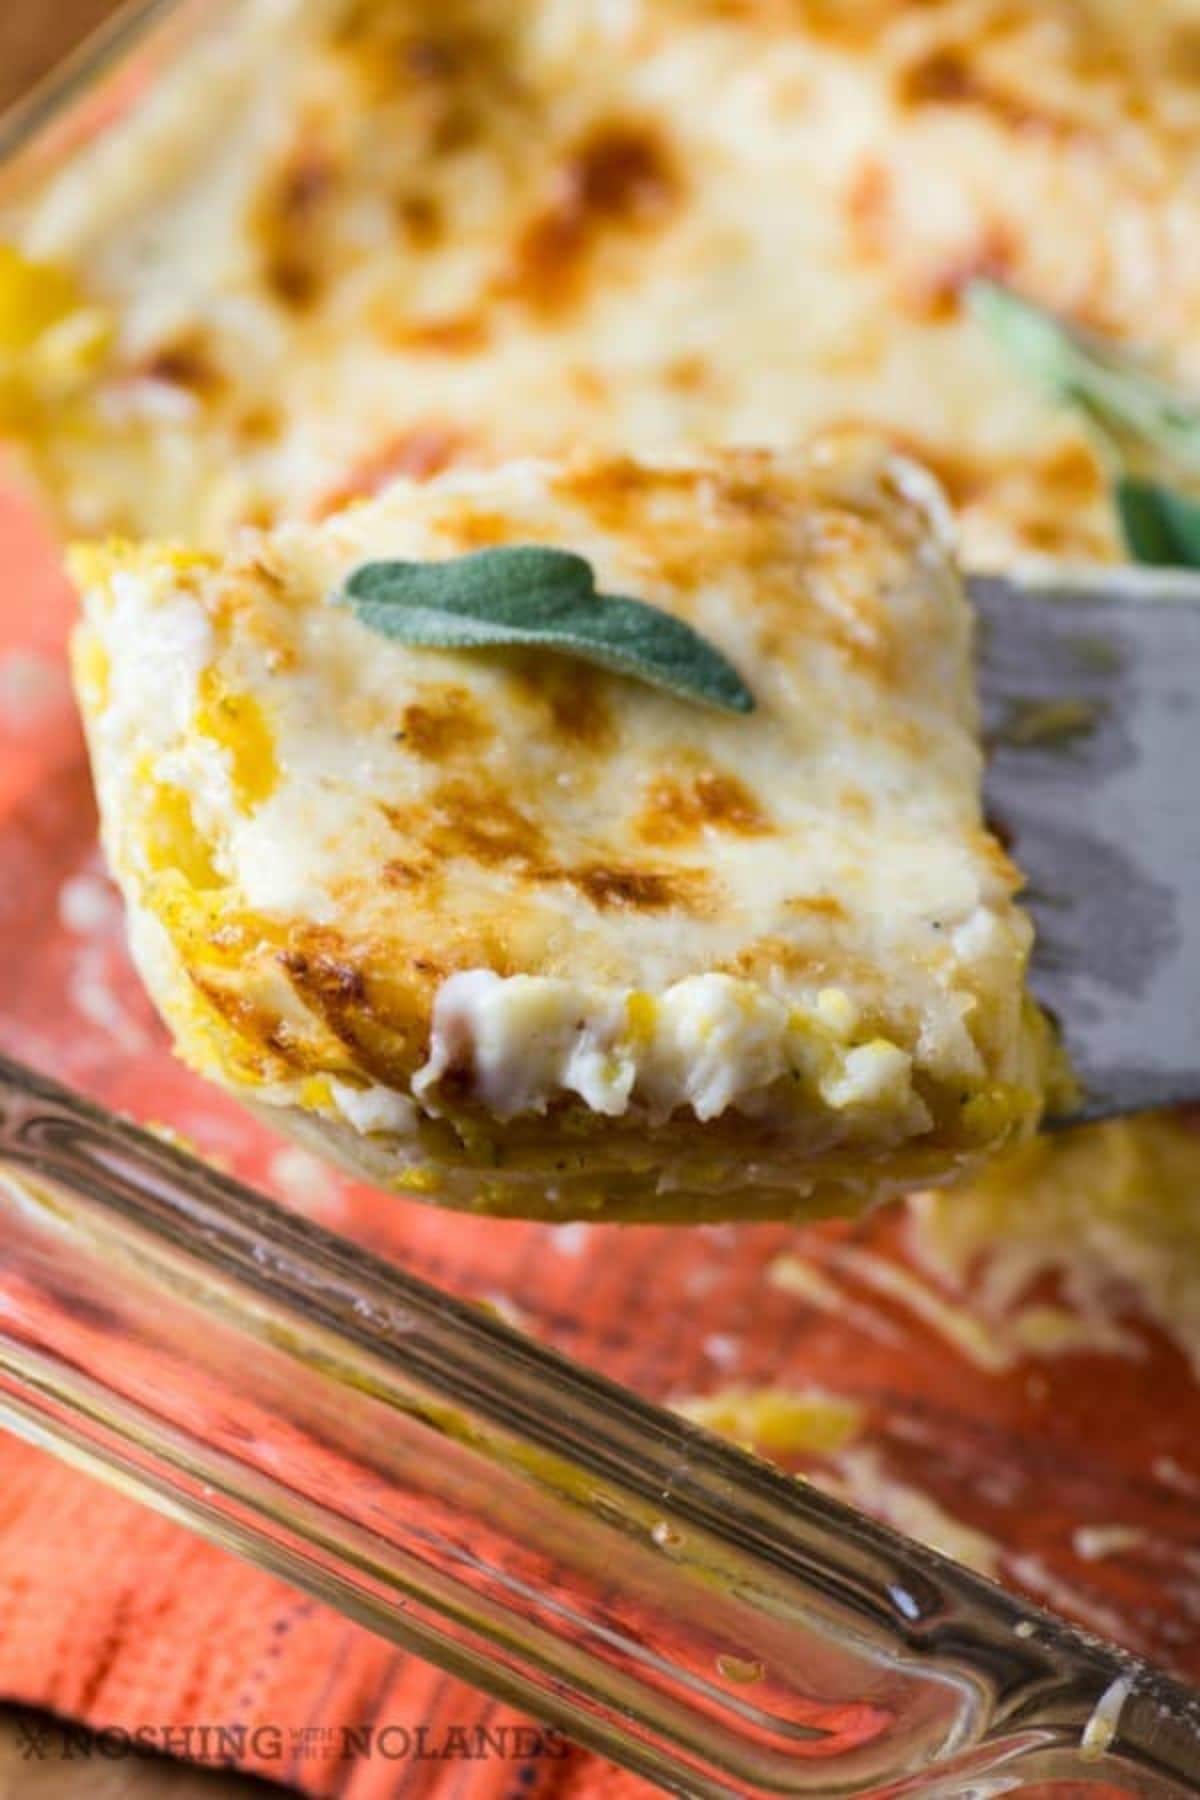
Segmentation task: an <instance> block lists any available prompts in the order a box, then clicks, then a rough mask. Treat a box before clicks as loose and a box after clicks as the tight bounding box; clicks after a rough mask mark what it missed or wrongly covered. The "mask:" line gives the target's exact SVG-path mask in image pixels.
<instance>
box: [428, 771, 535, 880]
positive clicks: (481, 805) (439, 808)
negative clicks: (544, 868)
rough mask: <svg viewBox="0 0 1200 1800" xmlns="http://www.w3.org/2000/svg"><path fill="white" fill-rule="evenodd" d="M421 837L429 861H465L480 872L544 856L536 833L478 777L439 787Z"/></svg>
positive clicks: (499, 792)
mask: <svg viewBox="0 0 1200 1800" xmlns="http://www.w3.org/2000/svg"><path fill="white" fill-rule="evenodd" d="M422 835H423V837H424V840H425V843H426V844H427V846H428V848H429V849H430V850H431V851H432V852H433V854H434V855H435V856H440V857H451V856H463V857H469V858H470V859H471V860H472V861H474V862H477V863H479V864H481V865H482V866H484V867H495V866H496V865H497V864H504V863H514V864H529V863H531V862H534V861H536V860H537V859H538V858H539V857H541V856H542V855H543V853H544V850H545V838H544V835H543V832H542V829H541V827H540V826H539V825H538V824H537V823H536V822H535V821H534V820H533V819H532V818H530V816H529V814H528V813H526V812H523V811H522V809H521V808H520V807H519V806H517V805H516V803H515V802H514V801H513V800H511V799H510V798H509V796H508V795H507V794H506V793H505V792H504V791H503V789H502V788H501V787H500V785H499V784H498V783H497V782H494V781H489V780H488V778H487V776H486V774H484V773H483V772H482V771H481V772H480V773H479V775H477V776H476V777H474V778H473V779H472V780H470V781H465V780H464V781H444V782H442V783H441V784H440V785H439V787H438V788H437V789H436V790H435V792H434V794H433V797H432V800H431V802H430V803H429V816H428V817H426V818H425V820H424V825H423V830H422Z"/></svg>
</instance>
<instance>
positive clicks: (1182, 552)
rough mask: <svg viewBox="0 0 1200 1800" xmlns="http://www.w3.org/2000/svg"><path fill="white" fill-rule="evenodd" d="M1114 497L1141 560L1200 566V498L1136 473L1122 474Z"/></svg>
mask: <svg viewBox="0 0 1200 1800" xmlns="http://www.w3.org/2000/svg"><path fill="white" fill-rule="evenodd" d="M1113 498H1114V500H1115V502H1116V507H1117V512H1118V514H1119V515H1120V519H1121V530H1122V531H1123V532H1124V534H1125V542H1126V544H1127V545H1128V547H1129V552H1130V555H1131V556H1133V558H1134V559H1135V560H1136V561H1137V562H1140V563H1156V564H1157V565H1158V566H1159V567H1161V568H1169V569H1200V501H1198V500H1193V499H1191V498H1189V496H1188V495H1187V494H1181V493H1178V492H1176V491H1175V490H1174V489H1173V488H1168V487H1162V486H1160V485H1159V484H1158V483H1157V482H1154V481H1144V480H1142V479H1140V478H1139V477H1137V476H1133V475H1122V476H1119V477H1118V479H1117V481H1116V484H1115V486H1114V488H1113Z"/></svg>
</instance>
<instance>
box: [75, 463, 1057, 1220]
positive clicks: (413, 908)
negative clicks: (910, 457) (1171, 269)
mask: <svg viewBox="0 0 1200 1800" xmlns="http://www.w3.org/2000/svg"><path fill="white" fill-rule="evenodd" d="M506 545H507V546H514V545H539V546H551V547H555V548H558V549H560V550H569V551H572V552H574V553H575V554H576V555H578V556H582V557H584V558H586V559H587V561H588V562H589V563H590V564H591V566H592V568H593V570H594V571H595V575H596V579H597V582H598V584H599V587H600V588H601V589H605V590H611V591H615V592H617V593H620V594H625V595H633V596H636V597H637V598H638V599H639V600H641V601H642V602H644V603H647V604H649V605H652V606H653V607H655V608H657V609H659V610H660V611H662V612H665V613H668V614H670V615H673V616H674V617H675V618H678V619H681V620H683V621H685V622H686V623H687V624H688V625H689V626H691V627H692V628H693V629H694V630H695V631H697V632H698V633H700V634H702V635H703V637H704V638H705V639H706V640H707V641H708V642H709V643H710V644H711V645H713V646H714V647H715V648H716V649H717V650H719V651H721V652H723V653H724V654H725V655H726V656H727V657H728V658H729V659H730V661H731V662H732V663H734V664H736V666H737V669H738V670H739V672H740V674H741V675H742V677H743V678H744V680H745V682H746V683H747V685H748V687H749V689H750V691H751V693H752V695H753V698H754V701H755V705H754V709H753V710H752V711H749V712H743V713H733V712H718V711H715V710H712V709H709V708H705V707H703V706H700V705H697V704H693V703H691V702H689V701H687V700H685V699H682V698H680V697H678V696H676V695H674V694H671V693H665V692H660V691H657V690H656V689H654V688H651V687H649V686H647V685H645V684H643V683H640V682H638V681H635V680H633V679H629V678H627V677H625V676H623V675H620V674H616V673H613V672H610V671H606V670H603V669H597V668H595V667H592V666H590V665H585V664H583V663H581V662H579V661H576V660H574V659H573V658H570V657H566V656H561V655H557V654H552V653H549V652H547V651H546V650H545V649H544V648H542V647H537V648H533V649H531V648H512V647H509V648H498V649H497V648H492V649H472V650H448V649H432V648H427V647H423V646H422V647H413V646H412V645H409V644H405V643H398V642H394V641H392V640H391V639H389V638H387V637H384V636H382V635H379V634H378V633H377V632H375V631H374V630H372V629H370V628H369V627H368V625H367V624H366V623H364V621H363V619H362V618H361V617H360V616H359V614H358V613H357V612H356V611H355V610H354V609H352V608H350V607H348V606H347V605H346V604H344V603H343V601H342V600H341V599H340V598H339V596H343V595H344V594H345V592H346V584H347V580H348V578H349V577H351V576H352V574H353V572H354V571H355V570H356V569H359V568H361V567H362V566H363V565H365V564H370V563H373V562H378V561H380V560H386V559H395V558H400V559H404V561H405V562H406V563H409V564H414V563H415V564H421V563H430V564H432V563H438V562H446V561H448V560H449V559H451V558H454V557H457V556H460V555H462V554H464V553H468V552H478V551H479V550H480V549H481V548H487V547H493V548H494V547H497V546H506ZM75 570H76V573H77V576H78V579H79V582H80V586H81V589H82V592H83V622H82V624H81V626H80V628H79V631H78V633H77V636H76V640H75V668H76V676H77V684H78V688H79V693H80V696H81V699H82V703H83V708H84V712H85V716H86V721H87V728H88V736H89V740H90V745H91V752H92V758H93V763H94V767H95V772H96V779H97V786H98V791H99V797H100V805H101V811H102V815H103V828H104V838H105V843H106V846H107V850H108V855H109V859H110V862H111V865H112V867H113V869H114V871H115V873H116V876H117V879H118V881H119V882H120V884H121V886H122V889H123V891H124V894H125V897H126V900H127V902H128V907H129V916H130V924H131V932H132V941H133V945H134V950H135V954H136V956H137V959H138V962H139V965H140V968H141V970H142V972H143V975H144V977H145V980H146V982H147V984H148V986H149V988H150V990H151V992H152V993H153V994H154V996H155V997H156V999H157V1001H158V1003H159V1005H160V1007H161V1009H162V1011H163V1013H164V1015H165V1017H166V1019H167V1020H168V1022H169V1024H170V1027H171V1029H172V1031H173V1033H174V1035H175V1038H176V1041H177V1043H178V1045H179V1047H180V1049H181V1051H182V1053H183V1055H184V1056H185V1057H186V1058H187V1059H188V1060H189V1061H190V1062H191V1063H193V1064H194V1065H195V1066H196V1067H197V1068H199V1069H201V1070H203V1071H205V1072H206V1073H208V1074H211V1075H212V1076H214V1077H216V1078H217V1079H218V1080H219V1081H221V1082H223V1083H224V1084H225V1085H226V1086H228V1087H230V1088H231V1089H233V1090H234V1091H235V1092H236V1093H238V1094H240V1095H241V1096H243V1097H245V1098H246V1099H248V1100H250V1101H252V1102H253V1103H255V1104H258V1105H261V1106H263V1107H264V1108H269V1109H270V1110H271V1113H272V1116H273V1117H275V1118H277V1119H279V1120H280V1121H281V1122H282V1123H284V1124H286V1125H290V1126H291V1127H292V1128H293V1129H297V1130H299V1131H300V1132H301V1133H302V1134H307V1135H309V1136H310V1137H312V1138H314V1139H315V1141H316V1142H317V1143H318V1144H319V1145H320V1147H321V1148H323V1149H326V1150H328V1151H330V1152H331V1153H332V1154H334V1155H335V1156H337V1157H339V1158H340V1159H341V1160H342V1161H344V1162H346V1163H348V1164H350V1165H351V1166H352V1167H353V1168H355V1169H357V1170H359V1171H361V1172H363V1173H365V1174H366V1175H367V1176H369V1177H370V1178H371V1179H372V1180H373V1181H376V1182H378V1183H381V1184H384V1185H391V1186H394V1187H397V1188H399V1189H402V1190H405V1191H415V1192H420V1193H423V1194H426V1195H428V1196H429V1197H430V1198H432V1199H435V1200H439V1201H443V1202H445V1203H447V1204H453V1205H459V1206H466V1207H476V1208H480V1209H484V1210H488V1211H493V1212H506V1213H520V1214H543V1215H548V1216H560V1217H561V1216H571V1215H578V1214H586V1213H589V1212H590V1213H596V1214H598V1215H601V1216H604V1217H607V1218H619V1219H635V1218H639V1217H655V1218H664V1217H665V1218H679V1219H683V1220H694V1219H698V1218H705V1217H726V1216H731V1215H732V1216H738V1217H755V1216H792V1215H800V1214H804V1213H806V1212H812V1211H836V1210H844V1209H846V1208H848V1207H852V1206H857V1205H860V1204H861V1203H862V1202H863V1201H864V1200H865V1199H867V1198H869V1197H871V1196H873V1195H876V1194H878V1193H880V1192H888V1191H894V1190H896V1189H898V1188H901V1187H906V1186H911V1185H914V1184H918V1183H919V1184H922V1185H924V1184H928V1183H930V1182H935V1181H940V1180H943V1179H945V1178H947V1177H949V1176H951V1175H953V1174H954V1173H955V1172H956V1171H958V1170H960V1169H961V1168H963V1167H964V1166H967V1165H969V1164H970V1163H972V1162H973V1161H974V1160H976V1159H978V1158H980V1157H981V1156H982V1155H984V1154H985V1153H986V1152H988V1151H991V1150H994V1149H996V1148H997V1147H998V1146H1000V1145H1001V1144H1004V1143H1007V1142H1009V1141H1012V1140H1014V1139H1018V1138H1020V1137H1023V1136H1025V1135H1027V1134H1028V1133H1029V1132H1030V1131H1031V1130H1032V1129H1033V1128H1034V1126H1035V1124H1036V1122H1037V1119H1038V1116H1039V1113H1040V1110H1041V1105H1042V1093H1043V1081H1044V1075H1045V1067H1046V1048H1047V1044H1046V1028H1045V1026H1044V1024H1043V1022H1042V1020H1041V1019H1040V1017H1039V1015H1038V1013H1037V1011H1036V1009H1035V1008H1034V1007H1033V1005H1032V1003H1031V1002H1030V1001H1029V999H1028V998H1027V995H1026V991H1025V984H1024V978H1025V971H1026V964H1027V960H1028V956H1029V949H1030V927H1029V925H1028V923H1027V921H1026V920H1025V918H1024V916H1023V915H1022V913H1021V912H1020V910H1019V909H1018V907H1017V905H1016V903H1015V900H1014V895H1015V893H1016V890H1017V887H1018V878H1017V875H1016V872H1015V870H1014V868H1013V867H1012V865H1011V863H1010V862H1009V860H1008V858H1007V857H1006V855H1005V853H1004V851H1003V850H1002V849H1001V847H1000V846H999V844H998V843H997V842H996V840H995V839H994V838H993V837H992V836H991V835H990V834H989V832H988V830H987V829H986V826H985V824H984V822H983V820H982V818H981V813H980V774H981V757H980V750H979V745H978V741H977V733H976V714H975V701H974V694H973V687H972V674H971V619H970V612H969V608H968V606H967V604H966V601H965V598H964V595H963V591H962V588H961V584H960V581H959V578H958V575H957V572H956V568H955V563H954V558H953V554H952V549H951V545H950V542H949V528H948V524H947V514H946V509H945V504H944V501H943V500H942V498H941V496H940V494H939V493H938V491H937V489H936V486H935V484H934V483H933V482H932V480H931V479H930V478H929V477H928V476H927V475H926V474H925V473H924V472H923V471H921V470H920V469H918V468H917V467H916V466H915V465H913V464H912V463H909V462H907V461H905V460H903V459H902V458H898V457H897V456H896V455H895V454H894V452H892V451H890V450H889V449H887V448H884V447H881V446H879V445H878V444H876V443H874V442H872V441H865V440H863V439H861V438H859V437H856V436H844V435H843V436H840V437H834V438H830V439H826V440H824V441H821V442H818V443H816V444H815V445H814V446H812V448H811V449H809V450H808V451H807V452H803V453H802V452H793V453H791V454H788V455H779V456H772V455H770V454H768V453H763V452H750V451H734V450H731V451H726V452H721V453H716V452H714V453H710V454H708V455H703V456H701V455H693V456H688V457H682V456H681V457H674V458H665V459H664V458H659V459H649V458H646V459H633V458H610V457H604V456H586V457H576V458H571V459H567V460H565V461H563V462H548V461H536V460H528V461H526V460H522V461H516V462H512V463H508V464H505V465H503V466H500V467H497V468H495V469H492V470H489V471H479V472H455V473H448V474H446V475H443V476H440V477H437V478H434V479H432V480H430V481H429V482H427V483H424V484H420V483H414V482H397V483H396V484H394V485H392V486H391V487H389V488H388V489H387V490H386V491H385V492H384V493H382V494H381V495H380V496H378V497H377V498H375V499H373V500H371V501H368V502H363V503H361V504H359V505H356V506H349V507H346V508H344V509H342V510H340V511H338V512H337V513H335V514H334V515H333V516H331V517H330V518H329V519H327V520H325V521H323V522H320V523H306V522H300V521H294V522H291V523H286V524H282V525H280V526H278V527H276V528H275V529H273V530H272V531H269V532H248V533H246V534H243V535H242V536H241V537H240V538H239V539H238V540H236V542H235V544H234V545H233V547H232V548H231V549H230V550H228V551H227V552H226V553H225V554H224V555H214V554H211V553H205V552H203V551H198V552H194V553H193V552H184V551H181V550H178V549H169V548H160V547H156V546H154V545H143V546H140V547H131V546H122V545H119V544H118V545H114V546H109V547H106V548H91V549H87V550H84V551H81V552H78V553H77V554H76V558H75ZM595 604H596V605H597V606H602V605H603V604H604V602H603V600H602V599H601V598H597V600H596V602H595Z"/></svg>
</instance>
